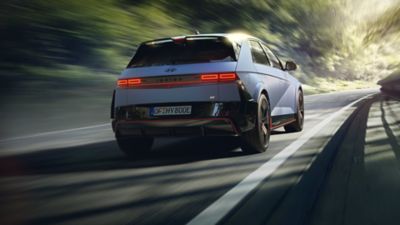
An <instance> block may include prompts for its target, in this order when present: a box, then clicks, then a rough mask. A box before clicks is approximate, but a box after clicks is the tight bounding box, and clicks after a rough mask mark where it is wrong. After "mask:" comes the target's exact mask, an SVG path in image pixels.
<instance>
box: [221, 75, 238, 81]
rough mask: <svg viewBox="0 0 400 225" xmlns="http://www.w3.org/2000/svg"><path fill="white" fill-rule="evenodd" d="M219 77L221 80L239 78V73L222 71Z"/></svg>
mask: <svg viewBox="0 0 400 225" xmlns="http://www.w3.org/2000/svg"><path fill="white" fill-rule="evenodd" d="M218 78H219V80H220V81H230V80H237V75H236V73H220V74H219V77H218Z"/></svg>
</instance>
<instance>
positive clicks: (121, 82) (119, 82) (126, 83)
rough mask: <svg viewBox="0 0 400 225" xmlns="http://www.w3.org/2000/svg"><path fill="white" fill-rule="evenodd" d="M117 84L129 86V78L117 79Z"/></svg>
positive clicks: (122, 86)
mask: <svg viewBox="0 0 400 225" xmlns="http://www.w3.org/2000/svg"><path fill="white" fill-rule="evenodd" d="M117 86H118V87H119V88H126V87H128V80H127V79H121V80H118V81H117Z"/></svg>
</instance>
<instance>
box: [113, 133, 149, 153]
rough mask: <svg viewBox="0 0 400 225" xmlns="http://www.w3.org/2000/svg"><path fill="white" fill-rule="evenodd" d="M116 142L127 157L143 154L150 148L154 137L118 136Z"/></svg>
mask: <svg viewBox="0 0 400 225" xmlns="http://www.w3.org/2000/svg"><path fill="white" fill-rule="evenodd" d="M116 138H117V143H118V146H119V148H120V149H121V151H123V152H124V153H125V155H127V156H128V157H129V158H135V157H139V156H143V155H145V154H146V153H148V152H149V151H150V150H151V147H152V146H153V142H154V138H151V137H119V136H117V137H116Z"/></svg>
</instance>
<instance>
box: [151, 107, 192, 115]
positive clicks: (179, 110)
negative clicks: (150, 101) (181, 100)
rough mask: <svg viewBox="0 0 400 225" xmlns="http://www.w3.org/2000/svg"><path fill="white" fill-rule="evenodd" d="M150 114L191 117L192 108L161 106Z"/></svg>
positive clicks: (154, 108)
mask: <svg viewBox="0 0 400 225" xmlns="http://www.w3.org/2000/svg"><path fill="white" fill-rule="evenodd" d="M150 112H151V115H152V116H171V115H190V114H191V113H192V106H191V105H184V106H160V107H153V108H152V109H151V111H150Z"/></svg>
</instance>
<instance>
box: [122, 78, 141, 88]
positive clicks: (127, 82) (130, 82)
mask: <svg viewBox="0 0 400 225" xmlns="http://www.w3.org/2000/svg"><path fill="white" fill-rule="evenodd" d="M141 83H142V79H140V78H131V79H120V80H118V81H117V86H118V87H119V88H128V87H132V86H137V85H140V84H141Z"/></svg>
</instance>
